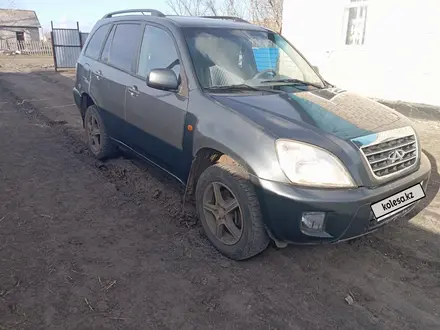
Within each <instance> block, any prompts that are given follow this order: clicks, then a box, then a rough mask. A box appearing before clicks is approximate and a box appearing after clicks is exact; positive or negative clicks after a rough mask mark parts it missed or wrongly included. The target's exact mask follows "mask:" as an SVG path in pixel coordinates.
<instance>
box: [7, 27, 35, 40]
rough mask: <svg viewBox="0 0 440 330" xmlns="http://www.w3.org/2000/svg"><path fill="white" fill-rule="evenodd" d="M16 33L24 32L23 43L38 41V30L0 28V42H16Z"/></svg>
mask: <svg viewBox="0 0 440 330" xmlns="http://www.w3.org/2000/svg"><path fill="white" fill-rule="evenodd" d="M16 32H24V40H25V41H39V40H40V31H39V29H38V28H19V27H0V40H16V39H17V34H16Z"/></svg>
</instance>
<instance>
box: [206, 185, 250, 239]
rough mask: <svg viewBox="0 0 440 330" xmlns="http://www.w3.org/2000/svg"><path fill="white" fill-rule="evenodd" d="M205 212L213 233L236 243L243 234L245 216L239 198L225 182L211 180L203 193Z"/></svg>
mask: <svg viewBox="0 0 440 330" xmlns="http://www.w3.org/2000/svg"><path fill="white" fill-rule="evenodd" d="M203 212H204V215H205V219H206V223H207V225H208V228H209V230H210V231H211V233H212V234H214V236H215V237H216V238H217V239H218V240H219V241H220V242H222V243H223V244H226V245H234V244H236V243H237V242H238V241H239V240H240V238H241V236H242V235H243V217H242V212H241V207H240V204H239V203H238V200H237V198H236V197H235V195H234V194H233V193H232V191H231V189H229V188H228V187H227V186H226V185H225V184H224V183H221V182H211V183H210V184H209V185H208V186H207V187H206V189H205V192H204V194H203Z"/></svg>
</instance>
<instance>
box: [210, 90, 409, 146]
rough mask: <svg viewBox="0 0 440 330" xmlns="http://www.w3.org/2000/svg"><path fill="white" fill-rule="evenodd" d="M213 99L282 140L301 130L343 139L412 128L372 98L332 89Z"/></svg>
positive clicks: (399, 116)
mask: <svg viewBox="0 0 440 330" xmlns="http://www.w3.org/2000/svg"><path fill="white" fill-rule="evenodd" d="M212 97H213V98H214V99H215V100H216V101H217V102H219V103H221V104H222V105H223V106H226V107H228V108H230V109H232V110H234V111H236V112H238V113H240V114H242V115H244V116H246V117H247V118H249V119H251V120H252V121H253V122H255V123H256V124H258V125H259V126H260V127H262V128H263V129H264V130H268V131H270V132H271V133H272V134H274V135H275V136H277V137H280V138H296V136H295V135H296V134H298V130H299V129H304V128H306V129H309V130H313V131H315V132H316V133H319V134H324V135H332V136H336V137H337V138H340V139H343V140H349V139H352V138H355V137H359V136H364V135H369V134H373V133H377V132H381V131H386V130H390V129H394V128H398V127H403V126H409V125H410V123H409V121H408V120H407V119H406V118H405V117H403V116H402V115H400V114H399V113H398V112H396V111H394V110H392V109H390V108H388V107H386V106H384V105H382V104H380V103H378V102H375V101H373V100H371V99H368V98H365V97H362V96H359V95H356V94H353V93H349V92H347V91H344V90H341V89H337V88H329V89H319V90H313V91H303V92H299V93H280V94H269V95H267V94H266V95H260V94H259V95H241V94H233V95H231V94H228V95H222V94H215V95H212Z"/></svg>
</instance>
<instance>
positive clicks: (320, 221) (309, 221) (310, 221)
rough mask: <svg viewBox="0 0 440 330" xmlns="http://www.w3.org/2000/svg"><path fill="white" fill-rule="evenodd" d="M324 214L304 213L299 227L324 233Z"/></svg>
mask: <svg viewBox="0 0 440 330" xmlns="http://www.w3.org/2000/svg"><path fill="white" fill-rule="evenodd" d="M324 220H325V212H304V213H303V214H302V218H301V226H302V227H303V228H304V229H306V230H312V231H324Z"/></svg>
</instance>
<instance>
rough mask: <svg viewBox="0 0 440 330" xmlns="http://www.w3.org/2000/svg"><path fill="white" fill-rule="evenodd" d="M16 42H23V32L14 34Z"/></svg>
mask: <svg viewBox="0 0 440 330" xmlns="http://www.w3.org/2000/svg"><path fill="white" fill-rule="evenodd" d="M15 36H16V38H17V41H24V32H15Z"/></svg>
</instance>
